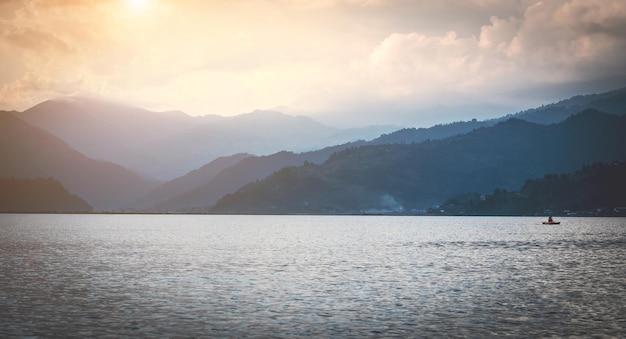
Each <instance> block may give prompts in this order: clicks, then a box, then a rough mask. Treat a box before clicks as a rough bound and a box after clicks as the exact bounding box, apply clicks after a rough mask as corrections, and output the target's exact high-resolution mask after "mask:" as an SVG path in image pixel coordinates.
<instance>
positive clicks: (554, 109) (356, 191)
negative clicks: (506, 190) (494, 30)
mask: <svg viewBox="0 0 626 339" xmlns="http://www.w3.org/2000/svg"><path fill="white" fill-rule="evenodd" d="M581 107H586V108H589V107H604V108H606V109H607V110H609V111H610V112H611V113H613V114H620V115H623V114H625V113H626V112H625V111H624V107H626V88H625V89H620V90H615V91H611V92H607V93H601V94H593V95H585V96H578V97H573V98H570V99H567V100H563V101H560V102H558V103H555V104H551V105H547V106H543V107H540V108H536V109H531V110H527V111H523V112H519V113H516V114H512V115H508V116H505V117H503V118H498V119H492V120H487V121H477V120H475V119H474V120H471V121H465V122H462V121H461V122H453V123H449V124H440V125H435V126H433V127H430V128H419V129H401V130H396V131H395V132H392V133H388V134H383V135H379V137H378V138H376V139H372V140H370V141H365V140H359V141H356V142H350V143H340V144H333V145H334V146H329V147H321V148H315V149H316V150H312V151H307V152H302V153H297V152H288V151H280V152H276V153H272V154H268V155H262V156H259V155H252V154H250V153H232V155H227V156H221V157H217V158H215V159H214V160H213V161H210V162H203V163H201V165H198V166H197V167H192V166H195V165H193V164H192V163H191V162H189V161H185V159H194V161H195V162H198V163H200V162H201V161H203V160H202V159H204V158H203V156H205V155H206V152H208V151H207V150H206V149H205V148H210V147H207V145H211V146H216V145H217V146H218V148H219V146H220V145H222V146H224V145H225V147H241V148H245V147H247V146H246V145H247V144H246V142H245V140H244V139H245V138H243V139H241V140H238V141H242V140H243V142H242V143H240V144H236V141H237V140H235V141H233V139H229V138H228V137H226V136H228V135H233V134H230V133H231V132H232V133H235V134H237V133H239V132H241V131H242V130H249V131H252V132H254V133H256V132H258V134H254V133H252V134H250V137H251V139H250V140H253V141H254V142H252V143H257V144H258V145H257V146H258V147H261V148H263V147H265V146H267V144H271V143H273V142H275V141H276V139H272V137H271V136H269V137H268V133H267V132H268V131H273V130H283V134H282V136H285V137H286V136H289V137H288V138H287V139H290V138H291V139H293V138H297V137H302V138H303V139H299V140H304V139H307V138H309V140H311V138H313V137H314V136H315V135H316V133H317V132H316V131H320V130H322V131H330V130H332V129H328V127H327V126H324V125H321V124H318V123H316V122H315V121H313V120H311V119H309V118H306V117H290V116H286V115H283V114H281V113H279V112H272V111H255V112H251V113H249V114H244V115H242V116H241V117H239V118H240V119H242V120H240V122H242V124H241V125H238V124H237V123H235V122H236V121H237V120H236V119H234V118H233V119H231V118H223V117H219V116H205V117H190V116H188V115H186V114H184V113H182V112H178V111H172V112H163V113H155V112H150V111H147V110H143V109H139V108H136V107H132V106H126V105H123V104H117V103H110V102H108V101H100V100H94V99H71V100H68V99H64V100H55V101H50V102H46V103H42V104H41V105H38V106H36V107H33V108H32V109H31V110H28V111H25V112H21V113H20V112H0V156H1V157H2V158H3V159H6V161H4V160H3V163H2V164H1V165H0V179H2V178H22V179H31V180H32V179H35V178H38V177H42V178H54V179H56V180H58V181H59V182H60V183H61V184H62V185H63V186H64V187H65V188H66V189H67V191H69V193H70V194H73V195H76V196H79V197H80V198H83V199H85V200H86V201H87V202H88V204H90V205H92V206H93V209H94V210H95V211H140V212H204V211H207V208H209V207H210V206H213V205H214V204H216V203H217V205H216V207H215V209H211V210H210V211H211V212H216V211H218V210H219V211H221V212H224V213H229V211H230V209H229V208H231V207H232V206H230V207H226V208H225V209H220V208H222V207H225V206H229V205H228V204H229V203H233V201H235V200H236V199H235V200H232V199H233V197H235V196H236V197H243V196H245V195H250V194H251V195H254V194H252V193H250V192H252V191H254V190H258V192H259V193H258V194H261V192H263V191H264V189H261V188H262V187H264V185H267V184H268V182H271V183H272V185H273V186H272V187H273V188H272V190H271V192H274V193H271V194H268V195H266V196H264V201H261V202H260V203H259V205H258V206H257V207H258V208H259V210H260V211H261V210H262V212H260V213H276V211H279V210H281V209H282V210H285V211H288V212H287V213H291V212H293V211H304V212H302V213H310V212H307V211H314V212H311V213H335V212H336V213H378V212H380V211H397V210H398V209H402V210H403V211H405V212H406V211H408V210H422V209H424V208H425V206H430V205H432V204H437V203H441V201H442V200H441V199H444V198H449V197H450V196H453V195H454V194H456V193H458V192H457V191H456V189H457V188H458V187H465V188H467V189H473V190H474V191H476V190H477V188H479V187H480V188H483V187H487V182H486V180H483V178H484V177H489V179H490V180H491V179H493V180H491V182H490V183H489V185H492V186H489V189H491V188H493V187H494V186H493V184H494V183H496V184H497V187H510V186H509V185H513V183H515V182H518V183H519V182H520V181H521V180H526V179H529V178H534V177H537V176H541V175H543V174H545V173H548V172H558V171H561V172H563V171H567V170H568V169H570V168H571V167H575V168H578V167H579V166H580V162H581V161H587V160H589V161H601V160H606V161H611V160H620V158H619V157H617V158H616V159H611V156H613V155H615V154H619V152H618V151H617V150H616V147H617V146H615V145H619V144H620V142H622V141H623V140H622V135H616V134H615V133H613V132H611V131H613V130H614V129H615V128H617V127H618V126H619V125H620V123H619V120H613V119H614V118H615V117H614V116H612V115H603V113H601V112H597V111H595V110H588V111H586V112H583V113H582V114H577V115H575V119H573V118H567V117H570V116H571V115H570V113H571V112H574V110H576V109H579V108H581ZM590 112H591V113H590ZM155 116H156V117H157V118H156V119H155V118H154V117H155ZM603 116H604V118H603ZM107 117H113V118H112V119H110V120H109V119H108V118H107ZM537 117H540V119H539V120H541V121H542V123H548V125H541V124H536V123H530V122H529V120H533V119H535V120H536V119H537ZM585 117H586V118H585ZM274 118H278V119H279V120H280V121H283V122H284V124H283V125H281V123H280V122H279V121H277V120H273V119H274ZM283 118H285V119H283ZM507 119H508V120H507ZM564 119H567V120H564ZM585 119H586V120H585ZM28 120H32V121H34V123H35V124H41V125H44V126H46V127H47V128H49V129H55V131H56V133H58V134H65V135H66V137H68V138H69V137H73V138H75V142H77V143H79V144H80V141H81V140H87V143H86V144H81V147H85V148H90V147H91V148H92V149H91V151H92V152H96V153H97V152H102V153H99V154H101V155H103V156H108V157H110V156H111V154H114V153H115V152H118V151H120V150H123V152H126V153H125V154H126V155H127V156H129V157H130V158H131V160H132V161H134V162H135V164H137V163H141V164H142V166H146V165H147V164H150V166H153V167H154V169H153V170H154V171H157V169H160V168H162V166H164V167H166V168H168V171H169V170H172V168H174V167H177V169H176V171H182V170H184V168H191V169H190V170H185V171H186V173H187V174H185V175H183V176H180V177H176V178H174V179H172V180H170V181H168V182H165V183H163V182H158V181H154V180H146V179H145V177H142V176H141V175H139V174H138V173H137V172H142V173H145V172H144V171H140V170H137V168H135V169H134V172H133V171H129V170H127V169H125V168H123V167H122V166H119V165H117V164H114V163H112V162H110V161H97V160H94V159H91V158H89V157H86V156H85V155H83V154H81V152H78V151H76V150H75V149H74V146H72V145H70V144H69V143H68V142H66V141H63V140H61V139H60V138H59V137H56V136H54V135H52V134H51V133H49V132H46V131H44V130H43V129H40V128H37V127H34V126H32V125H31V124H30V123H26V122H25V121H28ZM554 121H558V122H559V123H557V124H555V125H554V126H553V125H552V124H554ZM572 121H578V122H577V123H576V124H575V125H577V126H578V125H587V127H588V128H592V127H594V128H595V129H593V128H592V129H580V130H577V131H576V132H571V133H566V132H564V131H565V130H567V128H565V127H564V126H568V124H571V123H572ZM68 122H69V123H68ZM205 124H206V125H211V124H214V125H213V127H215V126H217V125H215V124H219V126H220V128H222V130H219V131H216V132H215V133H212V134H210V135H207V133H206V131H207V130H206V129H204V128H205V126H204V125H205ZM292 126H296V127H295V128H294V129H291V127H292ZM310 126H317V127H314V128H313V131H307V128H309V127H310ZM556 126H558V127H556ZM318 128H319V130H318ZM494 128H495V129H494ZM541 128H546V130H552V131H553V133H551V134H546V133H547V132H545V131H543V132H539V131H540V130H541ZM568 128H569V127H568ZM578 128H580V126H579V127H578ZM553 129H554V130H553ZM376 130H377V129H376V128H374V129H373V130H370V131H369V132H370V133H374V132H375V131H376ZM503 131H506V132H503ZM161 132H163V133H162V134H163V135H161V134H160V133H161ZM341 132H342V133H345V134H343V135H344V136H346V135H350V137H349V139H354V138H355V137H356V136H358V135H359V131H358V130H357V131H356V132H355V131H354V130H342V131H341ZM621 132H622V134H626V133H623V131H621ZM220 133H221V134H220ZM307 133H308V134H307ZM351 133H353V134H351ZM483 134H486V135H487V136H490V137H491V139H489V138H486V139H485V140H487V141H484V140H483V141H480V140H482V139H481V138H476V135H483ZM618 134H619V133H618ZM468 136H472V137H468ZM495 136H500V138H501V139H497V138H495ZM483 137H484V136H483ZM468 138H469V139H468ZM176 140H178V141H176ZM207 140H210V142H207ZM329 140H333V136H332V135H331V136H330V137H328V138H327V139H323V140H322V141H319V140H317V139H316V140H315V141H312V143H319V144H325V143H327V142H330V141H329ZM459 140H464V141H463V142H460V141H459ZM581 140H582V141H581ZM229 142H230V143H231V144H229ZM264 143H265V144H264ZM249 144H250V143H248V145H249ZM294 144H297V143H294ZM186 145H192V146H186ZM302 145H304V143H301V144H300V146H302ZM442 145H448V146H445V147H444V146H442ZM451 145H457V146H454V147H452V146H451ZM459 145H462V146H459ZM472 145H474V146H473V147H474V148H473V149H466V150H465V151H462V152H461V151H460V149H462V147H470V146H472ZM281 146H283V147H282V149H284V148H288V147H284V146H285V144H283V145H281ZM312 147H313V146H312ZM507 147H508V152H509V153H514V154H522V155H526V156H527V157H528V160H526V161H527V162H528V164H529V167H527V168H526V169H525V170H523V171H520V167H519V164H520V162H522V161H521V160H520V159H514V158H513V157H511V156H510V155H509V154H506V152H504V151H503V150H504V149H506V148H507ZM572 148H575V149H576V150H575V151H574V150H572ZM435 149H440V150H441V149H443V150H444V151H445V152H441V151H438V152H436V151H434V150H435ZM557 149H558V150H559V151H556V150H557ZM383 150H384V152H383ZM429 150H430V151H429ZM480 150H483V151H484V152H482V153H481V152H480ZM494 150H500V151H502V152H503V153H502V154H499V155H496V156H495V158H494V157H493V154H491V155H485V154H490V153H489V152H492V151H494ZM564 150H566V151H564ZM533 152H539V153H536V154H540V156H538V158H542V159H544V158H545V154H544V153H545V152H552V153H550V154H552V158H550V159H544V161H545V162H539V163H537V162H536V159H534V158H532V154H534V153H533ZM335 153H337V154H335ZM439 153H441V154H439ZM407 154H409V155H410V156H413V157H418V156H419V157H421V158H423V159H428V161H427V162H426V163H424V164H416V163H414V162H411V161H409V160H407V159H405V160H402V161H400V159H402V157H405V156H407ZM581 154H582V155H581ZM590 154H593V156H590ZM131 155H141V156H142V157H137V158H133V157H132V156H131ZM596 158H601V159H596ZM146 159H152V160H150V161H152V162H150V161H146ZM347 159H350V160H347ZM444 160H445V161H444ZM461 160H464V162H463V161H461ZM384 161H387V164H386V165H385V164H384ZM397 161H400V162H399V163H398V162H397ZM442 161H444V163H447V164H448V165H450V166H443V165H442ZM351 162H354V164H351ZM172 164H175V166H172ZM494 164H499V165H498V166H500V168H499V170H495V169H494V168H492V167H493V166H494ZM546 164H549V165H546ZM557 164H558V165H560V166H563V168H558V167H554V166H556V165H557ZM401 165H404V167H403V166H401ZM530 165H532V166H535V167H532V166H530ZM394 166H395V167H394ZM490 166H492V167H490ZM550 166H553V167H554V168H553V167H550ZM455 167H458V168H460V169H462V171H461V172H459V173H456V172H450V168H455ZM496 167H497V166H496ZM322 169H323V170H322ZM511 169H512V170H511ZM541 170H546V171H547V172H541ZM319 171H321V172H319ZM306 173H308V174H307V176H306V178H307V179H306V180H304V182H303V181H302V180H301V179H303V178H302V177H301V176H302V175H304V174H306ZM388 173H391V174H393V175H391V176H390V175H388ZM446 173H448V174H450V175H449V177H448V179H447V181H445V182H441V183H440V184H441V186H440V187H439V188H437V189H433V187H434V186H433V185H434V183H435V182H437V180H439V179H437V180H435V179H436V178H438V177H439V176H442V175H445V174H446ZM451 173H453V174H454V175H452V174H451ZM410 174H411V175H410ZM461 177H463V178H464V179H463V180H460V179H458V178H461ZM381 178H386V179H385V180H390V181H391V182H393V185H392V186H393V187H392V188H393V189H391V188H390V187H387V185H381V183H380V181H381ZM285 180H287V181H288V182H290V183H291V185H293V187H300V193H302V192H306V189H307V188H311V190H310V192H311V194H312V195H313V198H315V199H318V198H319V199H322V200H325V201H326V200H327V201H326V202H329V203H328V204H326V205H325V206H324V207H320V206H315V204H314V203H313V201H315V199H309V200H306V201H304V202H303V201H299V200H298V199H300V197H298V196H296V195H295V192H293V191H292V190H293V189H295V188H292V189H286V190H285V187H283V186H284V181H285ZM360 180H363V181H364V182H366V184H364V183H361V182H360ZM414 181H416V182H417V183H418V184H416V183H415V182H414ZM448 182H450V183H456V186H454V185H452V184H448ZM479 184H480V185H479ZM483 184H484V186H481V185H483ZM377 185H381V186H380V187H378V186H377ZM472 185H474V186H472ZM333 186H334V188H333ZM409 188H413V189H414V190H415V192H414V193H407V192H406V190H407V189H409ZM290 190H291V191H290ZM325 190H329V191H332V192H333V193H332V194H333V195H334V197H332V198H331V199H327V198H328V197H327V196H325V195H324V194H328V192H326V191H325ZM429 190H430V191H429ZM242 192H247V193H246V194H243V195H242ZM324 192H325V193H324ZM399 192H402V193H399ZM275 194H279V195H280V196H281V197H282V198H285V197H287V198H289V199H290V203H294V204H298V203H302V204H304V205H305V206H307V208H304V209H302V208H301V207H297V208H295V209H293V208H292V207H289V208H286V207H285V206H286V205H281V204H283V203H282V202H280V199H278V200H275V199H277V198H276V197H275V196H274V195H275ZM292 195H293V196H292ZM291 198H293V199H291ZM229 199H230V200H229ZM246 199H247V198H246ZM437 199H440V200H437ZM244 200H245V199H244ZM225 201H226V202H225ZM229 201H230V202H229ZM330 202H332V203H330ZM407 202H409V203H407ZM270 203H271V204H273V205H272V206H271V207H268V206H267V204H270ZM351 204H352V205H351ZM235 205H236V204H235ZM233 206H234V205H233ZM242 206H243V205H242ZM0 207H1V206H0ZM240 207H241V206H240ZM238 208H239V207H236V208H234V209H233V210H238V211H244V212H243V213H251V212H250V211H253V210H255V208H247V209H244V210H240V209H238ZM315 208H317V209H315ZM319 211H322V212H319ZM354 211H357V212H354ZM377 211H378V212H377ZM238 213H239V212H238ZM297 213H300V212H297Z"/></svg>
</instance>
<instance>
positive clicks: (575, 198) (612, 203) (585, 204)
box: [432, 161, 626, 216]
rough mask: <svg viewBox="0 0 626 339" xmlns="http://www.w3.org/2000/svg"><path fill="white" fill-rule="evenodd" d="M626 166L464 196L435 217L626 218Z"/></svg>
mask: <svg viewBox="0 0 626 339" xmlns="http://www.w3.org/2000/svg"><path fill="white" fill-rule="evenodd" d="M625 207H626V162H623V161H622V162H618V161H615V162H613V163H595V164H593V165H588V166H587V165H586V166H583V168H582V169H580V170H578V171H576V172H574V173H562V174H558V175H557V174H546V175H544V176H543V178H540V179H531V180H527V181H526V182H525V183H524V186H522V188H521V189H520V190H519V191H512V192H509V191H507V190H506V189H500V188H496V189H494V191H493V193H492V194H483V195H481V194H479V193H464V194H460V195H458V196H456V197H454V198H451V199H449V200H447V201H446V202H445V203H443V204H442V205H441V207H440V208H438V209H437V210H436V211H432V213H433V214H446V215H539V214H540V215H545V214H553V215H606V216H617V215H622V216H623V215H625V214H626V209H625Z"/></svg>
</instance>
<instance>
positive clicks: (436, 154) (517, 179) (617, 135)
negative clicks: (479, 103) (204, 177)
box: [209, 110, 626, 213]
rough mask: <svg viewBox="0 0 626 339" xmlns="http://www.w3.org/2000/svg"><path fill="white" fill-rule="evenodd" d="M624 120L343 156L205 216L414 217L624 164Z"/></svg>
mask: <svg viewBox="0 0 626 339" xmlns="http://www.w3.org/2000/svg"><path fill="white" fill-rule="evenodd" d="M624 144H626V117H624V116H615V115H611V114H607V113H603V112H599V111H595V110H586V111H584V112H581V113H579V114H577V115H575V116H573V117H570V118H568V119H567V120H565V121H563V122H562V123H559V124H552V125H540V124H534V123H530V122H527V121H523V120H520V119H514V118H512V119H509V120H507V121H504V122H501V123H499V124H497V125H495V126H493V127H486V128H480V129H477V130H474V131H472V132H470V133H467V134H463V135H459V136H454V137H450V138H447V139H443V140H432V141H426V142H423V143H417V144H394V145H376V146H363V147H357V148H352V149H348V150H344V151H342V152H339V153H337V154H335V155H333V156H331V158H330V159H329V160H328V161H327V162H326V163H324V164H322V165H319V166H318V165H315V164H310V163H309V164H306V165H304V166H301V167H288V168H284V169H282V170H280V171H278V172H276V173H275V174H273V175H272V176H270V177H268V178H267V179H265V180H263V181H260V182H258V183H253V184H249V185H246V186H244V187H242V188H241V189H240V190H239V191H237V192H236V193H234V194H231V195H227V196H225V197H224V198H222V199H221V200H220V201H218V202H217V203H216V204H215V206H213V207H212V208H210V209H209V211H210V212H213V213H415V212H419V211H423V210H425V209H427V208H428V207H431V206H433V205H437V204H439V203H441V201H444V199H447V198H448V197H451V196H454V195H456V194H458V193H460V192H474V191H475V192H486V191H490V190H492V189H493V187H502V188H506V189H515V188H517V187H520V186H521V185H522V184H523V183H524V181H525V180H526V179H527V178H533V177H538V176H541V175H543V174H544V173H554V172H567V171H573V170H575V169H576V168H579V167H580V166H582V165H583V164H585V163H593V162H597V161H612V160H615V159H618V160H621V159H626V149H624V148H623V147H622V146H621V145H624Z"/></svg>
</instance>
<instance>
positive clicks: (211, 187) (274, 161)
mask: <svg viewBox="0 0 626 339" xmlns="http://www.w3.org/2000/svg"><path fill="white" fill-rule="evenodd" d="M360 144H363V142H356V143H350V144H343V145H339V146H334V147H327V148H324V149H321V150H319V151H311V152H304V153H292V152H286V151H283V152H278V153H275V154H271V155H267V156H249V157H245V158H244V159H242V160H241V161H239V162H238V163H236V164H234V165H232V166H230V167H227V168H224V169H223V170H222V171H220V172H219V173H217V174H215V175H213V176H212V177H210V179H209V180H197V176H198V175H197V174H196V173H202V172H206V171H207V168H201V169H199V170H197V172H196V171H192V172H190V173H189V174H188V175H186V176H183V177H181V178H178V179H175V180H173V181H171V182H168V183H166V184H164V186H166V185H168V186H169V185H175V186H179V185H178V181H183V180H184V181H185V182H189V183H192V182H193V183H195V184H196V185H195V187H194V188H193V189H191V190H187V191H185V192H184V193H180V194H174V195H169V196H167V197H166V199H163V198H164V196H161V201H160V202H158V203H156V204H154V203H153V205H154V207H152V208H150V207H149V208H148V209H147V210H150V211H152V210H154V211H159V212H200V211H204V209H205V208H206V206H210V205H213V204H214V203H215V202H217V201H218V200H219V199H220V198H221V197H223V196H224V195H225V194H229V193H233V192H235V191H237V189H239V188H241V187H242V186H243V185H245V184H248V183H250V182H255V181H259V180H262V179H264V178H266V177H267V176H269V175H271V174H272V173H274V172H276V171H278V170H280V169H281V168H284V167H286V166H298V165H302V164H303V163H305V162H310V163H314V164H321V163H323V162H324V161H326V160H328V158H329V157H330V156H331V155H332V154H333V153H335V152H337V151H340V150H343V149H346V148H349V147H351V146H355V145H360ZM192 176H193V178H191V177H192ZM205 178H206V177H205ZM177 191H181V192H182V191H183V190H182V189H178V190H177ZM143 205H144V206H149V205H150V204H145V203H143Z"/></svg>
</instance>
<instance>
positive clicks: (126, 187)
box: [0, 112, 157, 211]
mask: <svg viewBox="0 0 626 339" xmlns="http://www.w3.org/2000/svg"><path fill="white" fill-rule="evenodd" d="M0 158H1V159H2V163H0V178H15V179H36V178H54V179H56V180H58V181H59V182H61V184H62V185H63V186H64V187H65V188H67V190H68V191H69V192H70V193H71V194H73V195H77V196H79V197H81V198H83V199H85V200H86V201H87V202H88V203H89V204H90V205H91V206H93V208H94V210H96V211H112V210H125V209H127V208H128V206H130V205H132V204H133V203H134V202H135V199H136V198H137V197H138V196H140V195H142V194H145V193H146V192H147V191H149V190H150V189H152V188H153V187H154V186H156V184H157V183H156V182H152V181H148V180H146V179H144V178H142V177H141V176H139V175H137V174H135V173H133V172H131V171H129V170H127V169H125V168H123V167H121V166H119V165H116V164H113V163H110V162H106V161H97V160H93V159H91V158H88V157H86V156H84V155H83V154H81V153H79V152H77V151H76V150H74V149H72V148H71V147H70V146H69V145H68V144H67V143H65V142H64V141H62V140H60V139H58V138H56V137H54V136H53V135H51V134H50V133H47V132H45V131H43V130H41V129H39V128H36V127H33V126H31V125H29V124H27V123H25V122H24V121H22V120H20V119H18V118H17V117H15V116H14V115H13V114H11V113H8V112H0Z"/></svg>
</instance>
